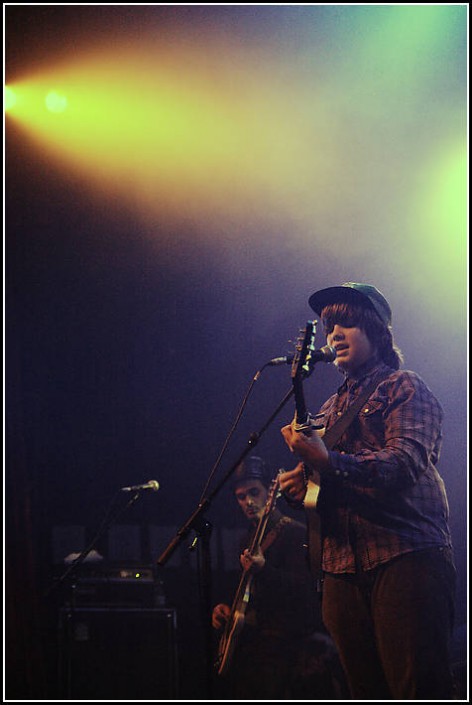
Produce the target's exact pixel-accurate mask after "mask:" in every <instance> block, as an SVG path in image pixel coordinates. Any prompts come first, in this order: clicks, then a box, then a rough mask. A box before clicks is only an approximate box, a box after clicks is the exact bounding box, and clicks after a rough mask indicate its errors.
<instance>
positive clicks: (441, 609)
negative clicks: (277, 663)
mask: <svg viewBox="0 0 472 705" xmlns="http://www.w3.org/2000/svg"><path fill="white" fill-rule="evenodd" d="M454 592H455V569H454V565H453V562H452V559H451V556H450V552H449V550H448V549H442V548H434V549H427V550H424V551H417V552H414V553H407V554H405V555H403V556H400V557H398V558H396V559H394V560H392V561H390V562H389V563H386V564H385V565H383V566H380V567H379V568H376V569H374V570H372V571H367V572H365V573H359V574H356V575H334V574H327V575H326V576H325V579H324V585H323V602H322V608H323V620H324V623H325V625H326V628H327V629H328V631H329V632H330V634H331V636H332V638H333V640H334V642H335V644H336V646H337V649H338V653H339V657H340V660H341V663H342V665H343V668H344V670H345V672H346V677H347V680H348V684H349V688H350V691H351V697H352V698H353V699H354V700H391V699H393V700H422V699H423V700H450V699H452V698H453V697H454V693H453V679H452V675H451V670H450V639H451V634H452V629H453V621H454Z"/></svg>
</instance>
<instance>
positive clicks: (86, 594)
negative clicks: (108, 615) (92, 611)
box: [73, 567, 165, 607]
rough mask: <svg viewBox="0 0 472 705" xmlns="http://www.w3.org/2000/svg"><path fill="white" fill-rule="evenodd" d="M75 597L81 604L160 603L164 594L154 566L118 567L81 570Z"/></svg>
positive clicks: (127, 605)
mask: <svg viewBox="0 0 472 705" xmlns="http://www.w3.org/2000/svg"><path fill="white" fill-rule="evenodd" d="M73 600H74V604H76V605H79V606H87V605H89V606H95V607H99V606H111V605H114V606H121V607H160V606H163V605H164V603H165V596H164V590H163V585H162V582H161V581H160V580H156V579H155V577H154V574H153V570H152V568H147V567H144V568H136V567H118V568H106V569H105V568H102V569H100V570H97V569H95V570H84V571H81V572H79V574H78V575H77V578H76V580H75V583H74V592H73Z"/></svg>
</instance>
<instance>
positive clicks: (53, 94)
mask: <svg viewBox="0 0 472 705" xmlns="http://www.w3.org/2000/svg"><path fill="white" fill-rule="evenodd" d="M45 103H46V107H47V109H48V110H50V111H51V113H63V112H64V110H65V109H66V108H67V98H66V97H65V95H62V94H61V93H58V92H57V91H50V92H49V93H48V94H47V96H46V99H45Z"/></svg>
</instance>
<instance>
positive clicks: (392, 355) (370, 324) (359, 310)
mask: <svg viewBox="0 0 472 705" xmlns="http://www.w3.org/2000/svg"><path fill="white" fill-rule="evenodd" d="M321 322H322V323H323V327H324V331H325V333H326V334H328V333H331V331H332V330H333V328H334V326H335V324H336V323H338V324H339V325H341V326H346V327H356V328H360V329H361V330H363V331H364V333H365V334H366V336H367V337H368V339H369V341H370V342H371V344H372V345H373V346H374V347H375V349H376V350H377V354H378V357H379V358H380V359H381V360H383V362H384V363H385V364H386V365H388V366H389V367H392V368H393V369H394V370H398V369H399V368H400V365H401V364H402V362H403V354H402V352H401V350H400V348H399V347H398V346H397V345H396V344H395V342H394V340H393V333H392V328H391V326H387V325H385V323H383V322H382V321H381V320H380V318H379V316H378V315H377V314H376V313H375V311H374V310H373V309H371V308H368V307H364V306H359V305H356V304H347V303H337V304H329V306H325V308H324V309H323V310H322V311H321Z"/></svg>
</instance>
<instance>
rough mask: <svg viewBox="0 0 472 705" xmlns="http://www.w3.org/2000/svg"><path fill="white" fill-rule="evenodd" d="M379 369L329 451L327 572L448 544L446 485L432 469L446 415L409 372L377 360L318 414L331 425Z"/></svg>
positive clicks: (323, 508)
mask: <svg viewBox="0 0 472 705" xmlns="http://www.w3.org/2000/svg"><path fill="white" fill-rule="evenodd" d="M380 372H382V373H384V374H385V378H384V379H383V381H382V382H380V384H379V385H378V386H377V388H376V390H375V391H374V392H373V394H372V395H371V396H370V398H369V399H368V401H367V402H366V403H365V404H364V406H363V408H362V409H361V411H360V412H359V414H358V415H357V417H356V418H355V419H354V421H353V422H352V424H351V425H350V426H349V427H348V429H347V430H346V431H345V432H344V435H343V436H342V437H341V439H340V440H339V441H338V442H337V443H336V445H335V446H334V448H333V450H330V451H329V455H330V465H331V468H330V470H329V471H327V472H326V473H323V477H322V481H321V491H320V496H319V501H318V511H319V513H320V515H321V523H322V531H323V570H324V571H325V572H329V573H354V572H356V570H369V569H371V568H374V567H376V566H377V565H380V564H381V563H385V562H386V561H389V560H391V559H392V558H394V557H395V556H398V555H400V554H403V553H407V552H409V551H416V550H419V549H423V548H431V547H434V546H448V547H451V537H450V532H449V527H448V503H447V497H446V492H445V488H444V483H443V481H442V479H441V477H440V475H439V473H438V471H437V469H436V467H435V464H436V463H437V461H438V458H439V452H440V448H441V440H442V436H441V424H442V418H443V412H442V409H441V406H440V404H439V402H438V401H437V400H436V398H435V397H434V396H433V394H432V393H431V391H430V390H429V389H428V387H427V386H426V384H425V383H424V382H423V380H422V379H421V378H420V377H419V376H418V375H417V374H416V373H415V372H411V371H404V370H400V371H395V370H392V369H391V368H389V367H387V366H385V365H384V364H383V363H381V364H377V365H376V366H375V367H373V368H371V369H370V370H368V371H367V372H366V374H365V375H364V376H363V377H361V378H359V379H349V378H348V379H346V381H345V382H344V384H343V385H342V386H341V387H340V388H339V390H338V392H337V394H334V395H333V396H332V397H330V398H329V399H328V400H327V401H326V402H325V403H324V404H323V406H322V408H321V410H320V413H319V414H317V415H316V416H315V418H314V422H315V423H316V425H317V426H318V425H321V426H323V427H324V428H325V429H328V428H329V427H330V426H332V424H333V423H334V422H335V421H336V419H337V418H338V417H339V416H341V415H342V414H343V413H344V412H345V411H346V409H347V407H348V406H349V404H350V403H351V402H352V401H353V400H354V399H355V398H356V396H357V395H358V394H359V393H360V392H361V391H362V390H363V389H364V388H365V387H366V386H367V385H368V384H369V383H370V381H371V380H372V379H373V377H374V376H376V375H378V374H379V373H380Z"/></svg>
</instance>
